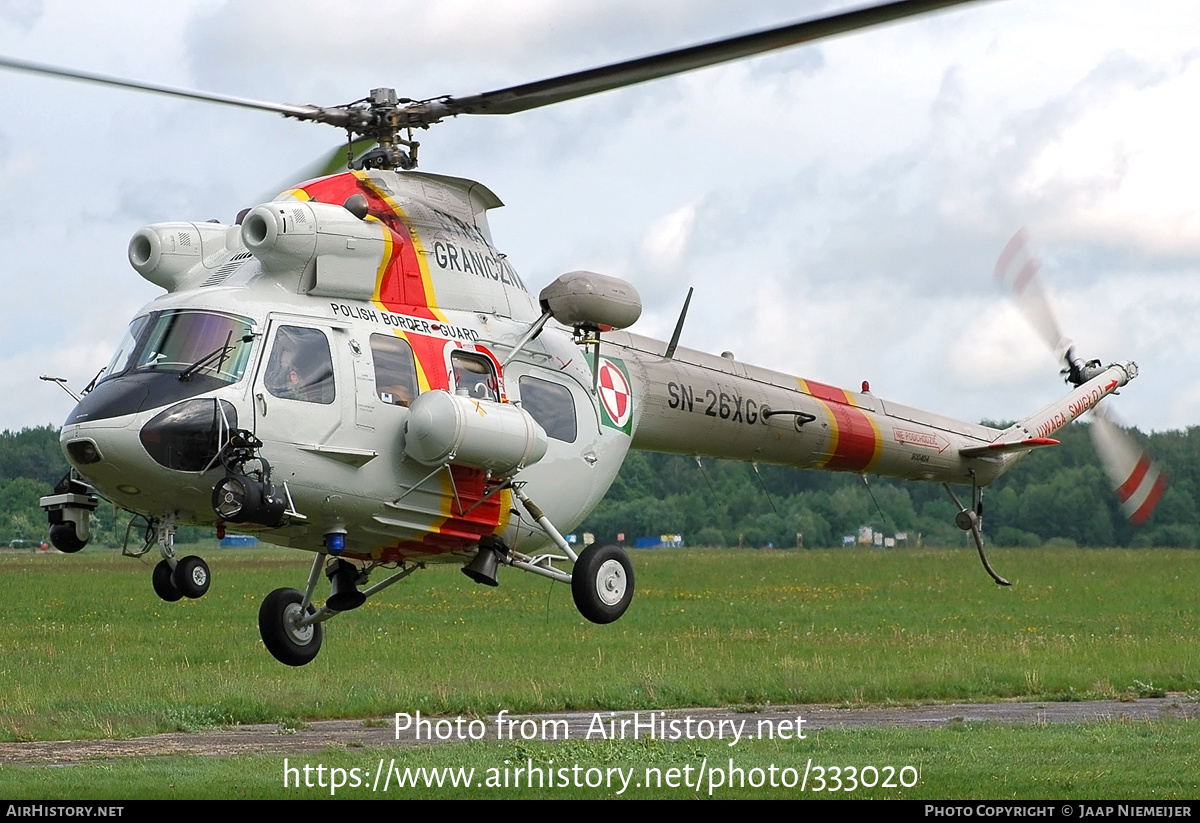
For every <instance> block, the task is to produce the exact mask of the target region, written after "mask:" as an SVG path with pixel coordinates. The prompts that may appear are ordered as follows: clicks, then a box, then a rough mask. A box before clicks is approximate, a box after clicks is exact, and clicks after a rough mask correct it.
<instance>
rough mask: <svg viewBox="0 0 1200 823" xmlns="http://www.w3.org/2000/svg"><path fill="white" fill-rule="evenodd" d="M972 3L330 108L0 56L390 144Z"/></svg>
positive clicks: (951, 1) (907, 9)
mask: <svg viewBox="0 0 1200 823" xmlns="http://www.w3.org/2000/svg"><path fill="white" fill-rule="evenodd" d="M970 2H976V0H895V2H891V3H884V4H883V5H879V6H872V7H869V8H864V9H857V10H854V11H848V12H842V13H840V14H833V15H830V16H828V17H822V18H818V19H816V20H806V21H804V22H801V23H792V24H789V25H786V26H780V27H778V28H774V29H768V30H766V31H760V32H755V33H752V34H743V35H739V36H736V37H729V38H726V39H724V40H717V41H715V42H712V43H704V44H701V45H698V46H689V47H687V48H682V49H676V50H674V51H668V52H663V53H662V54H656V55H651V56H649V57H641V58H638V59H635V60H626V61H624V62H621V63H613V64H611V65H608V66H600V67H599V68H594V69H588V70H586V71H580V72H573V73H571V74H564V75H561V76H559V77H552V78H548V79H546V80H538V81H535V82H532V83H523V84H521V85H518V86H510V87H508V88H505V89H497V90H496V91H489V92H484V93H483V94H473V95H468V96H465V97H459V98H455V97H450V96H443V97H439V98H434V99H430V100H425V101H414V100H410V99H407V98H398V97H396V94H395V92H394V91H392V90H391V89H376V90H374V91H372V93H371V97H370V98H369V99H367V100H363V101H359V102H357V103H351V104H348V105H340V106H330V107H328V108H322V107H320V106H294V105H289V104H286V103H272V102H267V101H262V100H251V99H247V98H242V97H233V96H230V95H225V94H213V93H210V92H202V91H194V90H191V89H181V88H175V87H172V86H164V85H160V84H158V83H146V82H142V81H139V80H127V79H125V78H121V77H112V76H109V75H104V74H96V73H93V72H85V71H76V70H74V69H63V68H59V67H57V66H50V65H46V64H44V63H35V62H32V61H28V60H17V59H13V58H4V57H0V68H8V69H14V70H16V71H25V72H32V73H34V74H43V75H49V76H52V77H61V78H65V79H68V80H82V81H85V82H89V83H100V84H102V85H107V86H118V87H120V88H127V89H134V90H137V91H146V92H153V93H155V94H167V95H171V96H174V97H183V98H186V99H189V100H200V101H203V102H207V103H220V104H223V105H229V106H239V107H241V108H249V109H258V110H260V111H271V112H276V113H278V114H282V115H284V116H287V117H295V118H298V119H300V120H313V121H317V122H320V123H328V124H330V125H333V126H337V127H339V128H346V129H350V130H351V131H353V132H354V133H355V134H360V135H364V136H371V137H374V138H375V139H376V140H378V141H379V142H380V143H381V144H383V145H390V144H391V143H392V141H393V140H394V139H395V136H396V134H397V133H398V132H399V131H400V130H401V129H406V128H424V127H426V126H430V125H432V124H434V123H437V122H439V121H441V120H443V119H445V118H447V117H454V116H456V115H459V114H513V113H515V112H521V111H528V110H529V109H536V108H540V107H541V106H547V105H550V104H551V103H559V102H562V101H565V100H574V99H576V98H578V97H586V96H588V95H591V94H596V93H598V92H602V91H608V90H610V89H618V88H621V87H623V86H631V85H634V84H635V83H644V82H646V81H647V80H654V79H656V78H659V77H669V76H670V75H673V74H680V73H682V72H686V71H692V70H695V69H700V68H705V67H707V66H714V65H717V64H718V63H724V62H727V61H730V60H737V59H739V58H743V57H751V56H753V55H756V54H763V53H765V52H768V51H774V50H776V49H782V48H786V47H788V46H793V45H797V44H799V43H806V42H810V41H813V40H819V39H821V38H824V37H831V36H833V35H836V34H843V33H846V32H851V31H855V30H857V29H861V28H866V27H868V26H876V25H879V24H882V23H888V22H891V21H893V20H900V19H903V18H905V17H911V16H913V15H917V14H925V13H927V12H931V11H936V10H938V9H942V8H946V7H949V6H957V5H961V4H964V3H970ZM414 162H415V161H414Z"/></svg>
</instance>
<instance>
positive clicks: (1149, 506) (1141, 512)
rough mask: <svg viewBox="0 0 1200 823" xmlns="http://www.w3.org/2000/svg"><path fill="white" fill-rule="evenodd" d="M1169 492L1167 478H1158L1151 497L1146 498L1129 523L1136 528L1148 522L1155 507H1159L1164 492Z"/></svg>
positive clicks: (1131, 516) (1160, 476) (1151, 491)
mask: <svg viewBox="0 0 1200 823" xmlns="http://www.w3.org/2000/svg"><path fill="white" fill-rule="evenodd" d="M1166 490H1167V478H1166V477H1165V476H1163V475H1161V474H1160V475H1159V476H1158V480H1156V481H1155V482H1154V488H1153V489H1151V490H1150V496H1149V497H1147V498H1146V502H1145V503H1143V504H1142V505H1141V506H1140V507H1139V508H1138V510H1137V511H1135V512H1134V513H1133V514H1131V515H1130V516H1129V522H1130V523H1132V524H1133V525H1134V526H1140V525H1142V524H1143V523H1145V522H1146V520H1147V519H1148V518H1149V517H1150V515H1152V514H1154V507H1155V506H1157V505H1158V500H1159V498H1161V497H1162V496H1163V492H1165V491H1166Z"/></svg>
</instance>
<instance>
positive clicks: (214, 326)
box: [100, 310, 254, 383]
mask: <svg viewBox="0 0 1200 823" xmlns="http://www.w3.org/2000/svg"><path fill="white" fill-rule="evenodd" d="M253 340H254V332H253V329H252V327H251V323H250V320H248V319H247V318H245V317H236V316H233V315H227V314H216V313H214V312H203V311H181V310H171V311H158V312H152V313H150V314H148V315H145V316H143V317H139V318H137V319H136V320H134V321H133V322H132V323H130V324H129V330H128V331H127V332H126V333H125V338H124V339H123V340H122V341H121V345H120V346H119V347H118V348H117V352H116V354H114V355H113V358H112V361H111V362H109V364H108V368H107V369H105V371H104V376H103V378H102V379H101V381H100V382H104V381H105V380H110V379H112V378H114V377H120V376H122V375H127V374H147V373H152V372H167V373H174V374H177V375H178V376H179V379H180V380H190V379H191V378H192V376H193V375H203V376H204V377H207V378H209V379H216V380H218V381H220V382H222V383H236V382H237V381H239V380H241V379H242V375H243V374H245V371H246V364H247V362H249V359H250V344H251V342H252V341H253Z"/></svg>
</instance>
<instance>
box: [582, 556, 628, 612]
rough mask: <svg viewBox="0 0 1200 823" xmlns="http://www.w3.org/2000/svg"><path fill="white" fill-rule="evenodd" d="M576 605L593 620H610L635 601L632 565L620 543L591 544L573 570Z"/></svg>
mask: <svg viewBox="0 0 1200 823" xmlns="http://www.w3.org/2000/svg"><path fill="white" fill-rule="evenodd" d="M571 595H572V596H573V597H574V598H575V608H577V609H579V613H580V614H582V615H583V616H584V617H586V618H587V619H588V620H590V621H592V622H593V623H600V624H601V625H603V624H605V623H611V622H613V621H614V620H616V619H617V618H619V617H620V616H621V615H623V614H625V610H626V609H628V608H629V604H630V603H631V602H632V601H633V564H632V563H630V562H629V555H627V554H625V550H624V549H622V548H621V547H620V546H597V545H595V544H593V545H591V546H588V547H587V548H586V549H584V550H583V552H582V553H581V554H580V555H579V559H578V560H576V561H575V568H574V569H573V570H572V571H571Z"/></svg>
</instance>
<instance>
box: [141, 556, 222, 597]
mask: <svg viewBox="0 0 1200 823" xmlns="http://www.w3.org/2000/svg"><path fill="white" fill-rule="evenodd" d="M150 582H151V584H153V586H154V593H155V594H157V595H158V596H159V597H160V598H162V599H163V600H165V601H167V602H168V603H174V602H175V601H177V600H180V599H182V598H184V597H189V598H192V599H193V600H194V599H195V598H197V597H203V596H204V595H205V593H206V592H208V584H209V583H211V582H212V575H211V574H210V573H209V571H208V564H207V563H205V562H204V560H202V559H201V558H199V557H197V556H196V555H194V554H192V555H188V556H187V557H185V558H183V559H182V560H180V561H178V562H177V563H176V564H175V568H174V569H172V568H171V561H170V560H168V559H167V558H163V559H162V560H160V561H159V562H158V565H157V566H155V567H154V574H153V575H151V577H150Z"/></svg>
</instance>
